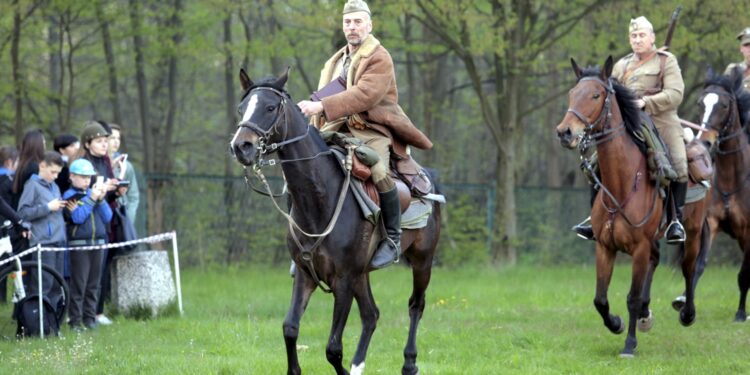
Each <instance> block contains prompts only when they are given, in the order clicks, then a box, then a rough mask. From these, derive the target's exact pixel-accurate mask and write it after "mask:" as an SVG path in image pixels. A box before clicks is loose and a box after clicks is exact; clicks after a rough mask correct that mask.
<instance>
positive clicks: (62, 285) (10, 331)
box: [0, 221, 70, 340]
mask: <svg viewBox="0 0 750 375" xmlns="http://www.w3.org/2000/svg"><path fill="white" fill-rule="evenodd" d="M9 231H10V222H8V221H6V222H5V223H4V225H3V226H2V227H0V263H3V264H0V338H2V339H6V340H10V339H15V338H21V337H24V336H25V335H24V333H23V332H22V331H20V330H19V327H18V323H17V322H16V314H15V312H16V306H17V305H18V303H19V302H21V301H23V300H24V298H26V296H27V295H28V294H29V293H27V291H33V290H37V286H36V285H37V283H38V279H37V277H36V272H37V269H38V264H37V261H36V260H25V261H22V260H21V259H20V258H19V257H15V258H14V259H13V260H9V259H11V258H13V255H14V254H13V247H12V245H11V242H10V236H9ZM41 268H42V278H43V280H47V279H51V280H52V288H59V289H60V292H61V294H62V298H61V300H60V303H58V306H56V308H57V317H58V318H59V319H58V321H60V322H62V321H63V317H64V316H65V312H66V310H67V307H68V306H69V303H70V294H69V290H68V284H67V283H66V282H65V279H64V278H63V277H62V276H61V275H60V273H59V272H57V271H56V270H55V269H54V268H52V267H50V266H48V265H46V264H44V263H42V266H41ZM31 283H33V286H32V285H31ZM61 325H62V324H61Z"/></svg>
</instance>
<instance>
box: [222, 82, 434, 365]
mask: <svg viewBox="0 0 750 375" xmlns="http://www.w3.org/2000/svg"><path fill="white" fill-rule="evenodd" d="M286 81H287V74H284V75H282V76H281V77H279V78H272V79H269V80H265V81H263V82H260V83H258V84H255V83H253V81H251V80H250V78H249V77H248V76H247V74H245V71H244V70H243V71H240V83H241V84H242V88H243V90H244V96H243V99H242V101H241V103H240V105H239V113H240V117H241V119H242V120H241V121H240V123H239V124H238V129H237V132H236V134H235V135H234V139H232V143H231V148H232V152H233V153H234V156H235V157H236V158H237V160H238V161H239V162H240V163H241V164H243V165H245V166H253V167H254V168H255V169H256V170H257V168H259V167H260V166H262V165H263V164H264V163H263V162H264V160H265V159H264V158H266V157H268V155H269V154H271V153H274V152H278V159H279V161H280V164H281V168H282V171H283V173H284V177H285V179H286V182H287V184H288V190H289V196H290V200H291V212H290V214H289V215H288V216H287V215H286V213H284V212H282V213H283V214H284V215H285V216H286V217H287V219H288V220H289V227H290V232H289V234H288V235H287V246H288V248H289V253H290V254H291V256H292V259H293V260H294V262H295V263H296V265H297V272H296V273H295V275H294V286H293V288H292V302H291V306H290V307H289V312H288V313H287V316H286V319H285V320H284V325H283V327H284V341H285V343H286V353H287V364H288V373H289V374H300V373H301V370H300V366H299V361H298V358H297V337H298V335H299V323H300V319H301V318H302V314H303V313H304V311H305V307H306V306H307V303H308V301H309V299H310V296H311V294H312V293H313V291H315V289H316V288H317V287H318V286H321V287H322V288H324V285H323V284H327V285H328V286H330V290H332V293H333V297H334V307H333V324H332V327H331V333H330V336H329V339H328V345H327V346H326V357H327V359H328V362H330V363H331V365H333V367H334V369H335V370H336V373H337V374H348V372H347V371H346V370H345V369H344V367H343V365H342V360H343V348H342V341H341V340H342V333H343V331H344V327H345V325H346V320H347V318H348V316H349V311H350V309H351V307H352V300H353V299H356V300H357V304H358V306H359V311H360V318H361V320H362V332H361V335H360V338H359V344H358V345H357V350H356V352H355V353H354V357H353V358H352V364H351V373H352V374H361V373H362V372H363V370H364V365H365V356H366V354H367V348H368V346H369V344H370V339H371V337H372V334H373V332H374V331H375V326H376V323H377V320H378V316H379V314H380V313H379V311H378V308H377V306H376V305H375V300H374V298H373V295H372V291H371V290H370V279H369V276H368V273H369V272H370V268H369V267H368V264H369V261H370V259H369V257H370V255H371V252H370V251H368V248H370V242H371V238H372V237H373V234H374V232H375V226H374V225H373V224H372V223H371V222H369V221H368V220H366V219H365V218H363V216H362V214H361V213H360V208H359V206H358V204H357V202H356V200H355V197H354V196H353V194H352V192H351V190H348V178H347V177H346V176H345V174H344V173H343V170H342V167H341V163H340V162H339V160H338V159H337V158H336V157H335V156H334V155H333V154H332V153H331V151H330V149H329V148H328V146H327V145H326V144H325V143H324V142H323V140H322V138H321V137H320V134H319V132H318V130H317V129H315V128H314V127H311V126H309V125H308V123H307V121H306V120H305V118H304V117H303V116H302V113H301V112H300V111H299V109H298V108H297V106H296V105H295V104H294V102H293V101H292V100H291V97H290V96H289V94H288V93H287V92H286V91H285V90H284V85H285V84H286ZM257 214H259V215H263V214H266V213H257ZM439 223H440V206H439V205H438V204H434V207H433V210H432V214H431V215H430V217H429V219H428V222H427V226H426V227H424V228H422V229H417V230H405V231H404V233H403V234H402V238H401V246H402V249H404V256H405V258H406V259H407V260H408V261H409V263H410V264H411V267H412V274H413V279H414V282H413V292H412V295H411V298H410V299H409V317H410V320H411V321H410V325H409V335H408V338H407V341H406V347H405V348H404V364H403V367H402V370H401V371H402V373H403V374H416V373H417V372H418V369H417V366H416V358H417V346H416V336H417V325H418V324H419V320H420V319H421V317H422V312H423V311H424V307H425V290H426V289H427V286H428V284H429V282H430V275H431V270H432V260H433V256H434V254H435V248H436V246H437V242H438V238H439V236H440V226H439ZM324 290H325V289H324Z"/></svg>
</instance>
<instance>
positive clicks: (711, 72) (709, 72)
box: [706, 65, 716, 81]
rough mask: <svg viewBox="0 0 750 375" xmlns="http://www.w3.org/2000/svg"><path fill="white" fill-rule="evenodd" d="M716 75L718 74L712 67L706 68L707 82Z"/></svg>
mask: <svg viewBox="0 0 750 375" xmlns="http://www.w3.org/2000/svg"><path fill="white" fill-rule="evenodd" d="M715 75H716V72H714V68H713V67H711V65H709V66H708V68H706V81H708V80H709V79H712V78H714V76H715Z"/></svg>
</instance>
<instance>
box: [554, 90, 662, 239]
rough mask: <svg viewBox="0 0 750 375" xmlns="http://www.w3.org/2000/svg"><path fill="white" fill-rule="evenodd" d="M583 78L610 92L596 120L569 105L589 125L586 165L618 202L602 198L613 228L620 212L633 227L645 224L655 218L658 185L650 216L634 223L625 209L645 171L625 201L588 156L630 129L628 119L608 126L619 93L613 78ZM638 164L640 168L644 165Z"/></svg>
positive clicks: (583, 151)
mask: <svg viewBox="0 0 750 375" xmlns="http://www.w3.org/2000/svg"><path fill="white" fill-rule="evenodd" d="M583 81H594V82H597V83H599V84H600V85H602V86H603V87H604V89H605V90H606V95H607V96H606V98H605V99H604V105H603V107H602V110H601V112H599V116H597V118H596V119H595V120H594V121H593V122H589V121H588V118H587V117H586V116H584V115H583V114H581V112H579V111H578V110H576V109H574V108H568V112H570V113H572V114H573V115H575V116H576V117H577V118H578V120H580V121H581V122H582V123H583V124H584V125H585V126H586V128H585V129H584V131H583V135H582V136H581V141H580V143H579V146H578V151H579V152H580V153H581V159H582V161H583V165H584V168H586V169H587V170H588V171H589V172H590V174H591V176H593V179H594V181H595V182H596V185H599V187H600V188H601V190H602V191H603V192H604V194H606V195H607V197H609V199H610V201H611V202H612V204H613V205H614V207H613V208H610V207H608V206H607V204H606V203H605V201H604V196H602V198H601V201H602V205H603V206H604V208H605V209H606V210H607V212H608V213H609V220H608V228H609V229H610V231H612V230H614V227H613V226H612V225H611V223H612V222H613V221H614V216H615V215H616V214H617V213H619V214H620V216H622V217H623V219H625V221H626V222H627V223H628V225H630V226H631V227H635V228H639V227H642V226H643V225H645V224H646V223H647V222H648V221H649V220H650V219H651V217H652V216H653V214H654V211H655V208H656V197H657V195H658V194H659V189H658V188H655V189H654V194H653V197H652V199H651V208H650V209H649V211H648V213H647V214H646V216H645V217H644V218H643V220H641V221H640V222H638V223H637V224H633V222H632V221H631V220H630V218H629V217H628V216H627V215H626V214H625V211H624V209H625V206H626V205H627V204H628V203H629V202H630V199H631V198H632V197H633V194H634V193H635V192H636V191H638V183H639V182H640V179H641V177H642V175H643V173H642V172H640V171H638V172H636V175H635V180H634V181H633V187H632V189H631V191H630V192H629V193H628V195H627V196H626V197H625V199H624V200H623V201H622V203H621V202H620V201H619V200H618V199H617V198H615V196H614V194H612V192H611V191H610V190H609V189H607V187H606V186H604V183H603V182H602V181H601V179H600V178H599V177H598V176H597V173H596V171H594V169H593V167H592V164H591V161H590V160H589V159H588V158H587V157H586V156H585V155H586V153H587V151H588V150H589V149H590V148H591V147H593V146H598V145H601V144H604V143H607V142H609V141H611V140H613V139H615V138H617V137H619V136H621V135H623V134H624V133H625V131H626V128H625V122H624V121H623V122H621V123H620V124H619V126H617V127H614V128H612V127H611V126H610V127H608V125H610V120H611V119H612V103H611V98H612V97H614V96H615V89H614V87H613V85H612V79H611V78H610V79H608V80H607V82H606V83H605V82H604V81H603V80H602V79H600V78H599V77H583V78H581V79H580V80H579V81H578V82H579V83H580V82H583ZM600 124H601V130H600V131H598V132H597V131H595V128H596V127H597V125H600ZM637 168H638V169H640V165H639V166H638V167H637Z"/></svg>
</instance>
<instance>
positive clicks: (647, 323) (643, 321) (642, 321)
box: [637, 241, 659, 332]
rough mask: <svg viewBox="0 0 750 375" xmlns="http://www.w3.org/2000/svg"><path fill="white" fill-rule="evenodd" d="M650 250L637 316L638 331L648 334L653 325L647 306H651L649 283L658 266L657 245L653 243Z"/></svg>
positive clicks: (652, 318)
mask: <svg viewBox="0 0 750 375" xmlns="http://www.w3.org/2000/svg"><path fill="white" fill-rule="evenodd" d="M651 246H652V248H653V249H654V250H652V252H651V255H650V257H649V262H648V271H646V279H645V280H644V282H643V291H642V292H641V308H640V313H639V314H638V324H637V326H638V330H639V331H641V332H648V331H650V330H651V327H652V326H653V325H654V317H653V315H652V314H651V309H649V305H650V304H651V282H652V281H653V279H654V272H656V267H657V266H658V265H659V250H658V249H659V243H658V242H656V241H654V242H653V243H652V244H651Z"/></svg>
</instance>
